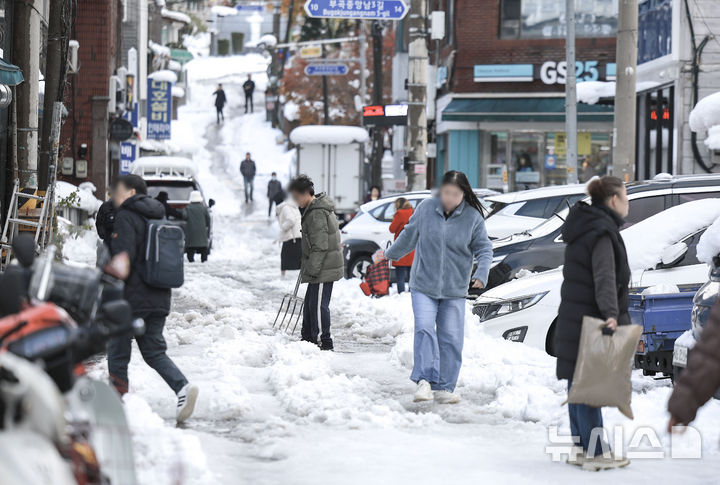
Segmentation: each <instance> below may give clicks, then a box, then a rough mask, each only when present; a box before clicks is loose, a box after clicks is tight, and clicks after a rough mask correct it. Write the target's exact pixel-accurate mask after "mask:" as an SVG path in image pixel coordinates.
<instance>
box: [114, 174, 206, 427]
mask: <svg viewBox="0 0 720 485" xmlns="http://www.w3.org/2000/svg"><path fill="white" fill-rule="evenodd" d="M113 201H114V202H115V207H117V213H116V216H115V224H114V226H113V233H112V236H111V242H110V250H111V252H112V254H113V255H116V254H120V253H126V254H127V256H128V258H129V259H130V275H129V276H128V278H127V280H126V281H125V299H126V300H127V301H128V302H129V303H130V306H131V307H132V312H133V317H135V318H143V319H144V320H145V334H144V335H142V336H139V337H137V338H136V341H137V344H138V347H139V348H140V352H141V353H142V356H143V359H144V360H145V362H146V363H147V364H148V365H149V366H150V367H152V368H153V369H155V371H156V372H157V373H158V374H160V376H161V377H162V378H163V379H164V380H165V382H166V383H167V384H168V385H169V386H170V387H171V388H172V390H173V391H174V392H175V394H177V396H178V406H177V420H178V422H181V421H184V420H185V419H187V418H189V417H190V415H191V414H192V412H193V409H194V407H195V401H196V399H197V395H198V388H197V387H196V386H194V385H192V384H189V383H188V380H187V379H186V378H185V376H184V375H183V373H182V372H180V370H179V369H178V368H177V366H176V365H175V363H174V362H173V361H172V360H170V357H168V355H167V353H166V351H167V344H166V343H165V339H164V338H163V329H164V328H165V318H166V317H167V315H168V313H169V312H170V297H171V294H170V290H169V289H167V288H156V287H152V286H149V285H147V284H146V283H145V281H143V279H142V276H141V275H142V273H143V270H144V267H145V256H144V254H145V245H146V239H147V221H148V220H149V219H161V218H162V217H163V216H164V215H165V209H164V208H163V205H162V204H161V203H160V202H158V201H157V200H155V199H153V198H152V197H150V196H149V195H147V186H146V185H145V181H144V180H143V179H142V178H141V177H139V176H137V175H125V176H123V177H120V178H119V179H118V182H117V185H116V187H115V191H114V193H113ZM107 347H108V369H109V371H110V380H111V381H112V384H113V385H114V386H115V389H117V391H118V392H119V393H120V394H124V393H126V392H128V385H129V381H128V364H129V363H130V353H131V349H132V339H131V337H130V336H125V337H117V338H114V339H112V340H111V341H110V342H108V346H107Z"/></svg>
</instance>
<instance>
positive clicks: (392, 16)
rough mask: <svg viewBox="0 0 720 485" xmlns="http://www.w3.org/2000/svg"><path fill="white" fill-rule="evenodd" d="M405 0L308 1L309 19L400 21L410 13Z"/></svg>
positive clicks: (306, 4) (306, 7)
mask: <svg viewBox="0 0 720 485" xmlns="http://www.w3.org/2000/svg"><path fill="white" fill-rule="evenodd" d="M408 10H409V9H408V6H407V4H406V3H405V0H307V2H305V12H306V13H307V15H308V17H313V18H331V19H333V18H334V19H360V20H362V19H369V20H374V19H378V20H400V19H402V18H403V17H405V15H407V13H408Z"/></svg>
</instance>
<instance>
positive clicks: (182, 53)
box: [170, 49, 195, 64]
mask: <svg viewBox="0 0 720 485" xmlns="http://www.w3.org/2000/svg"><path fill="white" fill-rule="evenodd" d="M194 58H195V56H193V55H192V52H190V51H188V50H185V49H170V59H172V60H173V61H177V62H179V63H180V64H185V63H186V62H190V61H192V60H193V59H194Z"/></svg>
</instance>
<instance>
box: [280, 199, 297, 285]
mask: <svg viewBox="0 0 720 485" xmlns="http://www.w3.org/2000/svg"><path fill="white" fill-rule="evenodd" d="M275 204H276V208H275V213H276V214H277V217H278V224H280V235H279V236H278V240H279V241H280V242H282V250H281V251H280V274H281V275H282V276H285V272H286V271H294V270H298V269H300V259H301V257H302V241H301V238H302V234H301V233H300V221H301V215H300V210H299V209H298V206H297V203H295V201H294V200H293V199H292V198H288V197H287V194H285V192H284V191H283V190H280V192H278V193H277V195H276V196H275Z"/></svg>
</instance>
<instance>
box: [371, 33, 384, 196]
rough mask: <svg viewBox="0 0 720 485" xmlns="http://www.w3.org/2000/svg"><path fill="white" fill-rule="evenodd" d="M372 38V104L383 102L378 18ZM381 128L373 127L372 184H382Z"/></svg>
mask: <svg viewBox="0 0 720 485" xmlns="http://www.w3.org/2000/svg"><path fill="white" fill-rule="evenodd" d="M371 25H372V38H373V104H374V105H376V106H379V105H382V104H383V72H382V69H383V58H382V55H383V25H382V23H381V22H380V21H379V20H373V22H372V24H371ZM382 152H383V129H382V127H380V126H375V127H373V144H372V155H371V157H370V179H371V181H372V184H373V185H377V186H378V187H380V186H381V185H382V157H383V153H382Z"/></svg>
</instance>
